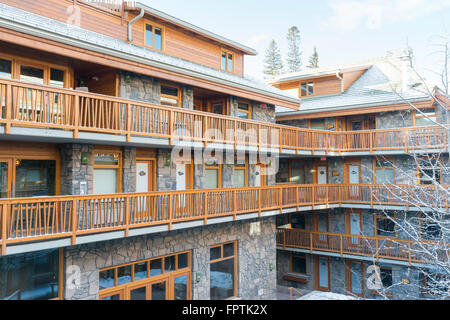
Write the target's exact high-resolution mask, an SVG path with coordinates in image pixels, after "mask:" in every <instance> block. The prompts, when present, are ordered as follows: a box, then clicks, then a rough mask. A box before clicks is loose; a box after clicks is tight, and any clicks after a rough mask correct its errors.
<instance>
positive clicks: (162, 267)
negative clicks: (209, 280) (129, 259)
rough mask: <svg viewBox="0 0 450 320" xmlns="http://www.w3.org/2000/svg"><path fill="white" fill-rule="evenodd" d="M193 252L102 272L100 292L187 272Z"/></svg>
mask: <svg viewBox="0 0 450 320" xmlns="http://www.w3.org/2000/svg"><path fill="white" fill-rule="evenodd" d="M190 260H191V252H190V251H189V252H181V253H177V254H172V255H168V256H165V257H158V258H152V259H147V260H141V261H137V262H133V263H129V264H125V265H120V266H115V267H112V268H106V269H102V270H100V274H99V280H100V283H99V290H100V291H101V290H105V289H108V291H109V289H111V288H114V287H124V286H128V285H130V284H133V282H136V281H141V280H144V279H150V280H152V278H154V277H159V276H160V275H162V274H165V275H168V274H170V273H173V272H177V273H178V272H180V271H185V270H186V271H187V270H188V268H190Z"/></svg>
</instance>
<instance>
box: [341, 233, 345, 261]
mask: <svg viewBox="0 0 450 320" xmlns="http://www.w3.org/2000/svg"><path fill="white" fill-rule="evenodd" d="M340 238H341V258H342V257H344V236H343V235H342V234H341V235H340Z"/></svg>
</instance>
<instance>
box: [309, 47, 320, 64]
mask: <svg viewBox="0 0 450 320" xmlns="http://www.w3.org/2000/svg"><path fill="white" fill-rule="evenodd" d="M318 67H319V54H318V53H317V48H316V47H314V52H313V54H312V56H311V57H310V58H309V66H308V68H310V69H317V68H318Z"/></svg>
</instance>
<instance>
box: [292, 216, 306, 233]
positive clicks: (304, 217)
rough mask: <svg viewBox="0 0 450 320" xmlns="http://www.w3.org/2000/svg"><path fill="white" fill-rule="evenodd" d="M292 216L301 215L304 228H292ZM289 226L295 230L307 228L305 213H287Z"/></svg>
mask: <svg viewBox="0 0 450 320" xmlns="http://www.w3.org/2000/svg"><path fill="white" fill-rule="evenodd" d="M294 216H301V217H303V219H304V222H305V228H304V229H299V228H293V226H292V225H293V223H292V221H293V218H294ZM289 227H290V228H291V229H295V230H307V228H306V215H305V214H304V213H292V214H290V215H289Z"/></svg>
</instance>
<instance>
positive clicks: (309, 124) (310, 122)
mask: <svg viewBox="0 0 450 320" xmlns="http://www.w3.org/2000/svg"><path fill="white" fill-rule="evenodd" d="M317 119H319V120H320V119H322V118H315V119H308V129H311V130H322V131H324V130H327V129H326V121H325V119H323V120H322V122H323V129H317V128H316V127H322V126H321V125H317V124H313V123H312V122H313V120H317Z"/></svg>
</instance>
